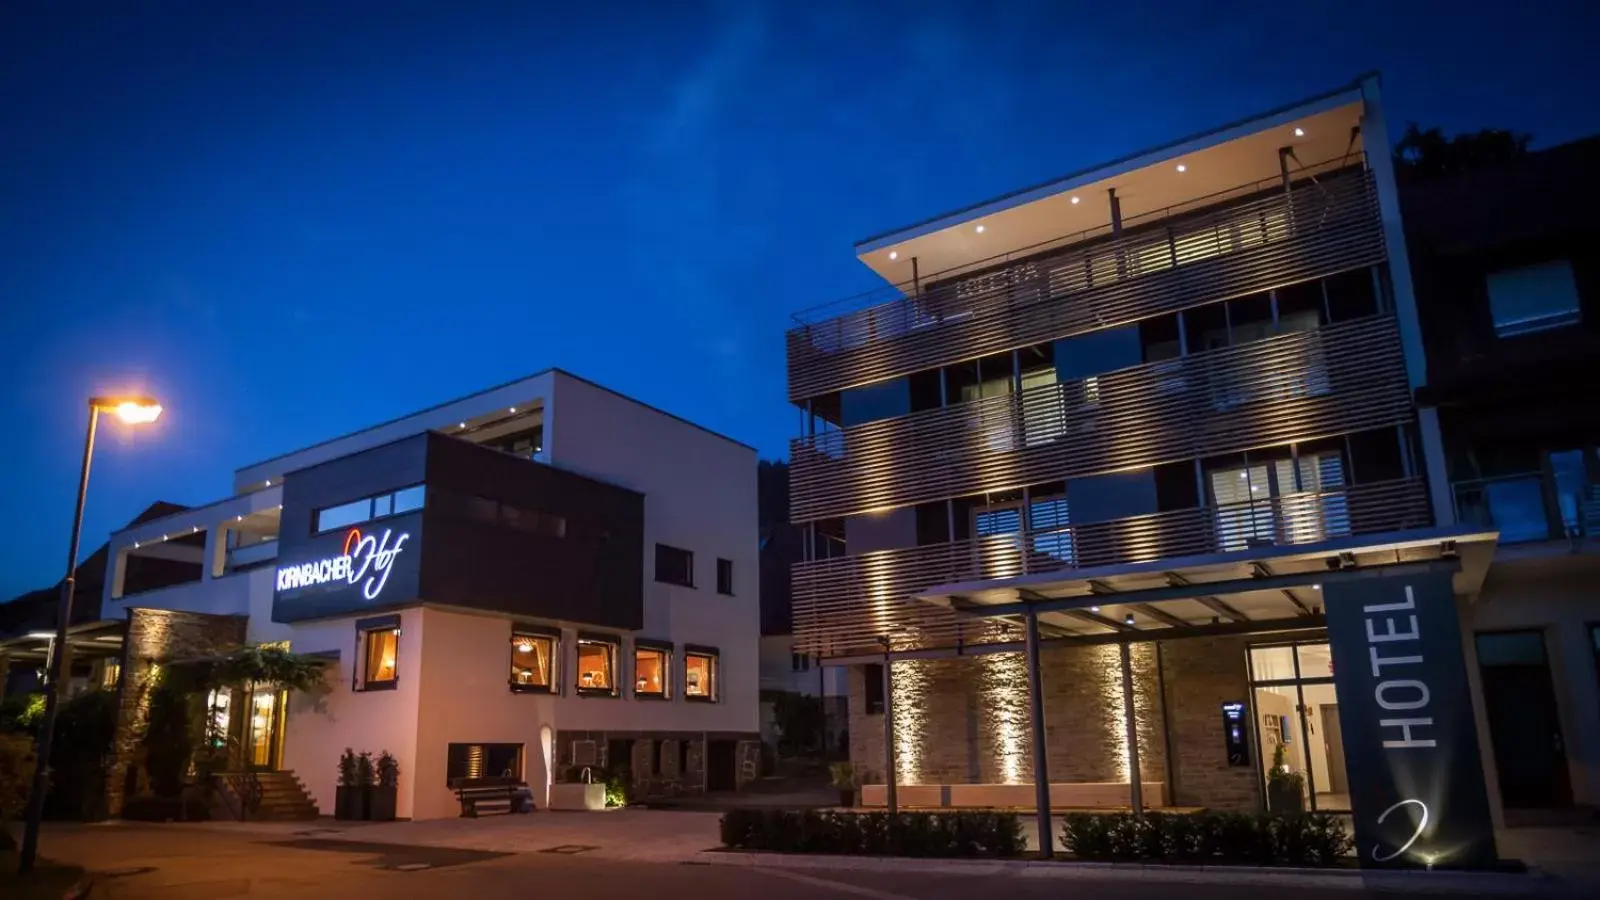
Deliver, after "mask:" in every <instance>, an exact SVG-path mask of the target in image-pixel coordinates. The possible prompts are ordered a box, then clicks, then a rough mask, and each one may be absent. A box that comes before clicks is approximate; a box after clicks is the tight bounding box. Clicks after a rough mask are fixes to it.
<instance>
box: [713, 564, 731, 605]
mask: <svg viewBox="0 0 1600 900" xmlns="http://www.w3.org/2000/svg"><path fill="white" fill-rule="evenodd" d="M717 593H719V594H727V595H728V596H729V597H732V596H733V560H731V559H719V560H717Z"/></svg>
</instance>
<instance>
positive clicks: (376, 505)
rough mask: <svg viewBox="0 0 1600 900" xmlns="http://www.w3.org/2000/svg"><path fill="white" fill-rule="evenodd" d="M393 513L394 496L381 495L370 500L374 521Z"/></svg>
mask: <svg viewBox="0 0 1600 900" xmlns="http://www.w3.org/2000/svg"><path fill="white" fill-rule="evenodd" d="M393 513H394V495H393V494H383V495H381V496H377V497H373V498H372V517H373V518H374V519H378V518H382V517H383V516H387V515H392V514H393Z"/></svg>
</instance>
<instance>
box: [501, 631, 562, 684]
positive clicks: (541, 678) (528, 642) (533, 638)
mask: <svg viewBox="0 0 1600 900" xmlns="http://www.w3.org/2000/svg"><path fill="white" fill-rule="evenodd" d="M555 658H556V636H555V635H554V634H550V633H544V632H532V631H516V632H513V633H512V635H511V690H513V691H517V692H529V693H537V694H549V693H554V692H555V685H556V680H555Z"/></svg>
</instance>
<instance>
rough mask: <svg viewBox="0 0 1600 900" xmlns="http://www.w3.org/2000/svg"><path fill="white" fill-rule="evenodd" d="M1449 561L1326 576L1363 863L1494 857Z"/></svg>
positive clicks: (1456, 862) (1470, 861)
mask: <svg viewBox="0 0 1600 900" xmlns="http://www.w3.org/2000/svg"><path fill="white" fill-rule="evenodd" d="M1450 575H1451V573H1450V571H1449V570H1448V569H1446V568H1442V567H1441V568H1436V569H1432V570H1426V571H1422V572H1420V573H1419V574H1407V575H1377V574H1374V576H1373V577H1370V578H1350V579H1329V581H1328V582H1327V583H1325V584H1324V585H1323V601H1324V605H1325V606H1326V608H1327V615H1328V639H1329V642H1330V644H1331V649H1332V651H1333V662H1334V671H1333V677H1334V684H1335V686H1336V687H1337V688H1338V691H1339V722H1340V727H1341V728H1342V730H1343V732H1344V754H1345V768H1346V770H1347V773H1348V775H1349V782H1350V806H1351V810H1352V812H1353V814H1354V818H1355V834H1356V852H1357V854H1358V856H1359V857H1360V860H1361V865H1363V866H1367V867H1384V866H1429V867H1432V866H1435V865H1439V866H1473V865H1483V864H1486V863H1489V862H1492V861H1493V860H1494V858H1495V848H1494V826H1493V824H1492V822H1491V821H1490V818H1489V801H1488V798H1487V796H1486V795H1485V793H1484V787H1483V768H1482V764H1481V762H1480V760H1479V755H1478V735H1477V730H1476V727H1475V725H1474V722H1473V716H1472V691H1471V688H1470V687H1469V685H1468V683H1467V668H1466V660H1465V656H1464V655H1463V653H1462V650H1461V631H1460V623H1459V620H1458V618H1457V615H1456V606H1455V596H1454V592H1453V591H1452V590H1451V584H1450Z"/></svg>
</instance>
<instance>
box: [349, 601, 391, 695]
mask: <svg viewBox="0 0 1600 900" xmlns="http://www.w3.org/2000/svg"><path fill="white" fill-rule="evenodd" d="M356 650H357V654H356V676H357V677H356V683H355V689H356V690H358V691H382V690H390V689H392V688H394V687H395V685H396V684H398V683H399V660H400V617H399V616H383V617H381V618H379V619H369V620H364V621H360V622H357V623H356Z"/></svg>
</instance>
